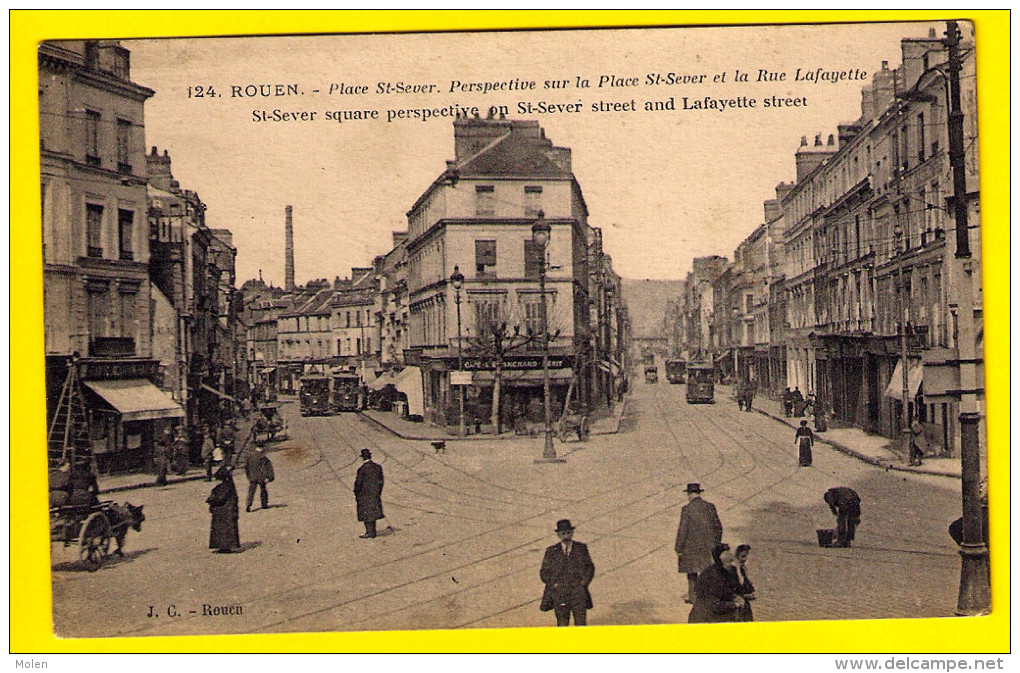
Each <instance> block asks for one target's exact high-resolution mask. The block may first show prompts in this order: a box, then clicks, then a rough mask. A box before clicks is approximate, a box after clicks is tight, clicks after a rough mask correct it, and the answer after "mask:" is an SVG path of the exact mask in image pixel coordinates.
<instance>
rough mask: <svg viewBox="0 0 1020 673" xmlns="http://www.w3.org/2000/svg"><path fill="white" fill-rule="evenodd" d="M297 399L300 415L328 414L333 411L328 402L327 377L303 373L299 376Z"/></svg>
mask: <svg viewBox="0 0 1020 673" xmlns="http://www.w3.org/2000/svg"><path fill="white" fill-rule="evenodd" d="M300 385H301V388H300V392H299V393H298V401H299V402H300V405H301V415H302V416H328V415H329V414H331V413H332V412H333V409H332V408H331V406H330V403H329V377H328V376H326V375H325V374H305V375H304V376H302V377H301V382H300Z"/></svg>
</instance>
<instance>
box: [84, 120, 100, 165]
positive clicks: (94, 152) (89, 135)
mask: <svg viewBox="0 0 1020 673" xmlns="http://www.w3.org/2000/svg"><path fill="white" fill-rule="evenodd" d="M99 118H100V115H99V113H98V112H96V111H95V110H86V111H85V155H86V156H85V161H86V163H88V164H89V165H90V166H98V165H99V163H100V159H99Z"/></svg>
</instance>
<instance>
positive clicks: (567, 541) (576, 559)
mask: <svg viewBox="0 0 1020 673" xmlns="http://www.w3.org/2000/svg"><path fill="white" fill-rule="evenodd" d="M556 535H558V536H559V538H560V541H559V542H558V543H556V544H554V545H551V546H550V547H548V548H547V549H546V550H545V556H544V557H543V558H542V568H541V570H539V573H538V576H539V577H540V578H541V579H542V582H544V583H545V591H543V592H542V603H541V604H540V605H539V609H540V610H542V611H543V612H548V611H549V610H553V611H555V613H556V626H570V615H571V614H573V615H574V626H585V625H586V624H587V623H588V616H587V615H588V610H590V609H591V608H592V602H591V593H590V592H589V591H588V585H589V584H591V581H592V579H593V578H594V577H595V564H594V563H592V562H591V556H590V555H589V554H588V545H586V544H584V543H583V542H575V541H574V527H573V526H572V525H570V519H560V520H559V521H557V522H556Z"/></svg>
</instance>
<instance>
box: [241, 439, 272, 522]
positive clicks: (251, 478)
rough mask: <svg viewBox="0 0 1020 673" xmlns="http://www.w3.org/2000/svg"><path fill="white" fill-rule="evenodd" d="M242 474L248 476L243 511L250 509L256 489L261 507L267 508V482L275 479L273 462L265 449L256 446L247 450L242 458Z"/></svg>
mask: <svg viewBox="0 0 1020 673" xmlns="http://www.w3.org/2000/svg"><path fill="white" fill-rule="evenodd" d="M244 475H245V476H246V477H248V499H247V501H246V502H245V505H244V511H246V512H250V511H251V504H252V502H254V500H255V491H256V489H258V490H259V491H260V493H259V499H260V500H261V502H262V509H268V508H269V489H268V488H267V484H269V482H271V481H273V480H274V479H276V474H275V473H274V472H273V463H272V461H271V460H269V456H267V455H266V453H265V449H263V448H262V447H261V446H256V447H254V448H252V449H251V450H249V451H248V455H247V456H246V457H245V460H244Z"/></svg>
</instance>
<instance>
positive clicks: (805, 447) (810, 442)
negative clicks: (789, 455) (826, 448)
mask: <svg viewBox="0 0 1020 673" xmlns="http://www.w3.org/2000/svg"><path fill="white" fill-rule="evenodd" d="M793 443H794V444H795V445H796V446H797V449H798V451H799V459H800V466H801V467H811V447H812V446H814V444H815V435H814V433H813V432H811V428H809V427H808V425H807V421H801V422H800V427H799V428H797V434H796V435H794V437H793Z"/></svg>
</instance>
